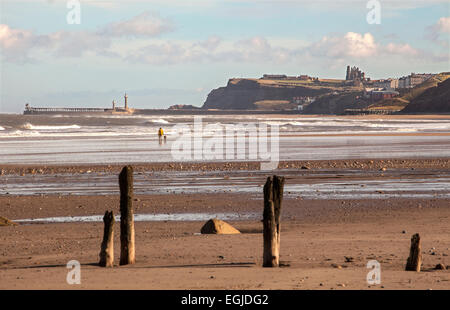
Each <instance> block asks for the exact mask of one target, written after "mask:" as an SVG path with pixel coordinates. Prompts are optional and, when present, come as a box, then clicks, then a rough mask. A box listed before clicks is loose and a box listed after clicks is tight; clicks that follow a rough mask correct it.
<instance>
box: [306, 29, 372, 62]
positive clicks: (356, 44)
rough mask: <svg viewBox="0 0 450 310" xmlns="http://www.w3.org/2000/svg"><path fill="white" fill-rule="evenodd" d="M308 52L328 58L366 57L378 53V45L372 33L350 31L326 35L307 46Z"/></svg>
mask: <svg viewBox="0 0 450 310" xmlns="http://www.w3.org/2000/svg"><path fill="white" fill-rule="evenodd" d="M307 52H308V53H309V54H310V55H312V56H325V57H328V58H346V57H355V58H364V57H370V56H374V55H376V54H377V52H378V46H377V44H376V43H375V39H374V37H373V35H372V34H370V33H366V34H359V33H355V32H348V33H346V34H345V35H344V36H324V37H323V38H322V39H321V40H320V41H319V42H316V43H313V44H312V45H311V46H310V47H309V48H307Z"/></svg>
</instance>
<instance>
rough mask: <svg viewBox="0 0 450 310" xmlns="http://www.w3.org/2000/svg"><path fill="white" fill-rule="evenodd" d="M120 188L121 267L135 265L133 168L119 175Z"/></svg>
mask: <svg viewBox="0 0 450 310" xmlns="http://www.w3.org/2000/svg"><path fill="white" fill-rule="evenodd" d="M119 186H120V265H128V264H134V263H135V260H136V259H135V245H134V218H133V167H131V166H125V167H123V169H122V171H121V172H120V175H119Z"/></svg>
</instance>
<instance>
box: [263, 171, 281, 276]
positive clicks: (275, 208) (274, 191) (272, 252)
mask: <svg viewBox="0 0 450 310" xmlns="http://www.w3.org/2000/svg"><path fill="white" fill-rule="evenodd" d="M283 188H284V177H278V176H276V175H274V176H273V177H268V178H267V181H266V184H265V185H264V213H263V226H264V228H263V233H264V253H263V267H278V266H279V265H280V211H281V202H282V200H283Z"/></svg>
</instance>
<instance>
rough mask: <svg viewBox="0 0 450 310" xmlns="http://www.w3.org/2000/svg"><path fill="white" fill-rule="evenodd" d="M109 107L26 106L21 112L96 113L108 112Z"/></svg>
mask: <svg viewBox="0 0 450 310" xmlns="http://www.w3.org/2000/svg"><path fill="white" fill-rule="evenodd" d="M108 111H112V110H111V109H102V108H33V107H29V106H28V107H26V108H25V111H24V112H23V114H53V113H98V112H108Z"/></svg>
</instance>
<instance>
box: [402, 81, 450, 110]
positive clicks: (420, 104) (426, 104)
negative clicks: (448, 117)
mask: <svg viewBox="0 0 450 310" xmlns="http://www.w3.org/2000/svg"><path fill="white" fill-rule="evenodd" d="M401 113H450V78H448V79H446V80H444V81H443V82H440V83H438V84H437V85H436V86H434V87H430V88H428V89H426V90H425V91H423V92H422V93H421V94H420V95H418V96H417V97H415V98H413V99H412V100H411V102H410V103H409V104H408V105H407V106H406V107H405V108H404V109H403V110H402V111H401Z"/></svg>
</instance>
